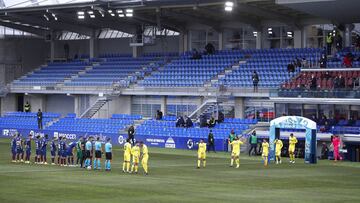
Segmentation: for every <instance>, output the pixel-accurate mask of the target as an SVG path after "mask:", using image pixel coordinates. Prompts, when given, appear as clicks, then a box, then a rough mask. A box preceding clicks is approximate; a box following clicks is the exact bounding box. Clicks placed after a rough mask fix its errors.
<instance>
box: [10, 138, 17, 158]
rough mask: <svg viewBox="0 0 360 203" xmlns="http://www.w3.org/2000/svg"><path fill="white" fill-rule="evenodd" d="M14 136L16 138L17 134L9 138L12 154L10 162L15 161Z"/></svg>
mask: <svg viewBox="0 0 360 203" xmlns="http://www.w3.org/2000/svg"><path fill="white" fill-rule="evenodd" d="M16 138H17V135H16V134H15V135H14V137H13V139H12V140H11V154H12V157H11V158H12V159H11V162H13V163H15V162H16V160H15V158H16Z"/></svg>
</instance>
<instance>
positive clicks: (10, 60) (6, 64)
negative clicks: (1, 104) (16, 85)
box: [0, 38, 50, 83]
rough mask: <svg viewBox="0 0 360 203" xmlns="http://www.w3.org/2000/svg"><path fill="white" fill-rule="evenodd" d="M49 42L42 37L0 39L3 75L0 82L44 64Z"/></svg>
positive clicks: (0, 67) (7, 80)
mask: <svg viewBox="0 0 360 203" xmlns="http://www.w3.org/2000/svg"><path fill="white" fill-rule="evenodd" d="M49 48H50V44H49V43H47V42H45V41H44V40H43V39H36V38H30V39H19V38H6V39H0V64H1V66H0V69H3V70H2V71H1V73H2V74H3V75H4V76H5V78H4V77H0V83H9V82H11V81H12V80H13V79H15V78H18V77H20V76H22V75H23V74H25V73H27V72H29V71H31V70H33V69H34V68H37V67H39V65H42V64H45V61H46V58H47V57H48V55H49Z"/></svg>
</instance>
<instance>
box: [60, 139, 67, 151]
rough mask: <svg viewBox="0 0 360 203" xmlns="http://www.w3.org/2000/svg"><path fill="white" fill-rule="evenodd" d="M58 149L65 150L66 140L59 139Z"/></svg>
mask: <svg viewBox="0 0 360 203" xmlns="http://www.w3.org/2000/svg"><path fill="white" fill-rule="evenodd" d="M60 150H61V151H65V150H66V142H65V141H60Z"/></svg>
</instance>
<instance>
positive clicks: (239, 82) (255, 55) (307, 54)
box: [218, 48, 321, 88]
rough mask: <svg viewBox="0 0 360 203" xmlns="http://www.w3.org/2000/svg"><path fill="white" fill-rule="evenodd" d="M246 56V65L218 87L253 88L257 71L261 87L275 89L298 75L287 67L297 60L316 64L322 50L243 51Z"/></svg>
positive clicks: (221, 81) (223, 80) (228, 75)
mask: <svg viewBox="0 0 360 203" xmlns="http://www.w3.org/2000/svg"><path fill="white" fill-rule="evenodd" d="M241 53H242V54H243V55H245V56H246V58H247V59H246V63H245V64H240V67H239V68H238V69H236V70H234V71H232V72H229V73H228V74H226V75H225V77H224V78H221V79H220V80H219V82H218V85H225V86H230V87H252V86H253V82H252V80H251V75H252V74H253V71H254V70H256V71H257V73H258V75H259V77H260V82H259V86H260V87H265V88H275V87H278V86H279V85H280V84H282V83H283V82H285V81H288V80H289V79H291V78H292V77H293V76H295V75H296V74H297V73H299V72H300V70H299V69H296V70H295V72H294V73H289V72H288V70H287V65H288V64H289V63H292V62H293V61H294V60H296V59H303V58H305V59H306V61H307V63H308V64H309V65H311V64H316V63H317V61H318V59H319V57H320V53H321V49H313V48H303V49H260V50H255V49H254V50H253V49H249V50H243V51H241Z"/></svg>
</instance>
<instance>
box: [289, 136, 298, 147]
mask: <svg viewBox="0 0 360 203" xmlns="http://www.w3.org/2000/svg"><path fill="white" fill-rule="evenodd" d="M297 142H298V140H297V139H296V137H295V136H293V137H289V145H290V146H291V147H295V145H296V143H297Z"/></svg>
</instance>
